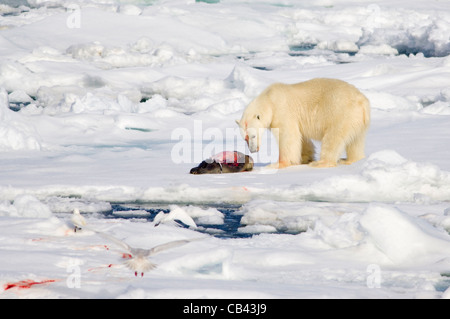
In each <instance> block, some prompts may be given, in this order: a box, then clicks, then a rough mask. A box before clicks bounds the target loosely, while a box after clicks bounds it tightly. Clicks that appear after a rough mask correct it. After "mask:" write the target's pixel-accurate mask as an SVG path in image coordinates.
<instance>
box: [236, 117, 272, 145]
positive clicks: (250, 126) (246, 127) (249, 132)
mask: <svg viewBox="0 0 450 319" xmlns="http://www.w3.org/2000/svg"><path fill="white" fill-rule="evenodd" d="M266 122H267V121H265V120H264V115H262V114H255V115H252V116H246V114H245V113H244V115H243V116H242V118H241V120H236V123H237V124H238V125H239V129H240V132H241V135H242V138H243V139H244V140H245V141H246V142H247V145H248V149H249V150H250V152H252V153H255V152H258V151H259V147H260V142H261V136H262V134H263V133H264V130H265V129H266V128H267V127H268V124H267V123H266Z"/></svg>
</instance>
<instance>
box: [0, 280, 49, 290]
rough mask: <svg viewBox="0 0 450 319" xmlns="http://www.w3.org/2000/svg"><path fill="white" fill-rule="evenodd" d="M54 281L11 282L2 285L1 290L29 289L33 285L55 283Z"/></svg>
mask: <svg viewBox="0 0 450 319" xmlns="http://www.w3.org/2000/svg"><path fill="white" fill-rule="evenodd" d="M56 281H57V280H55V279H48V280H42V281H34V280H31V279H27V280H22V281H18V282H11V283H7V284H5V285H3V290H5V291H6V290H9V289H12V288H18V289H29V288H31V287H33V286H34V285H43V284H49V283H52V282H56Z"/></svg>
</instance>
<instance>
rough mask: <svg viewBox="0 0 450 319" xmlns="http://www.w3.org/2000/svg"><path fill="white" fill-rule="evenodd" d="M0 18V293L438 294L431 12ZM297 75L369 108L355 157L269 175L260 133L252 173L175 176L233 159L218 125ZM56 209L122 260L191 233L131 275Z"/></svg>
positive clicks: (61, 11) (438, 47)
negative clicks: (356, 95)
mask: <svg viewBox="0 0 450 319" xmlns="http://www.w3.org/2000/svg"><path fill="white" fill-rule="evenodd" d="M0 13H1V14H2V15H1V16H0V57H1V58H0V176H1V181H0V255H1V256H2V257H1V259H0V298H2V299H3V298H450V288H449V286H450V280H449V278H448V276H449V275H448V274H449V271H450V236H449V232H450V203H449V199H450V162H449V161H448V159H449V158H450V140H449V136H450V117H449V114H450V87H449V83H450V82H449V79H450V56H449V55H450V38H449V34H450V5H449V3H448V2H446V1H434V0H432V1H422V0H419V1H414V2H411V1H403V0H395V1H392V0H390V1H384V0H378V1H376V0H371V1H352V0H326V1H314V2H313V3H311V4H310V3H306V2H300V1H289V0H286V1H272V0H261V1H252V2H249V1H242V0H221V1H194V0H156V1H141V0H134V1H116V0H106V1H105V0H82V1H62V0H61V1H60V0H53V1H51V2H48V1H43V0H28V1H26V0H22V1H3V2H2V4H1V5H0ZM314 77H331V78H339V79H342V80H345V81H348V82H350V83H352V84H353V85H355V86H356V87H358V88H359V89H360V90H361V91H362V92H363V93H364V94H365V95H366V96H367V97H368V99H369V100H370V102H371V106H372V123H371V127H370V129H369V132H368V136H367V143H366V153H367V157H366V158H365V159H364V160H362V161H360V162H357V163H355V164H353V165H350V166H338V167H336V168H328V169H314V168H310V167H307V166H297V167H289V168H286V169H282V170H274V169H268V168H265V166H266V165H267V164H269V163H271V162H274V161H276V160H277V156H278V148H277V145H276V142H275V141H274V139H273V137H272V136H271V135H270V134H266V136H265V137H264V143H262V145H261V150H260V152H259V153H257V154H251V155H252V157H253V158H254V160H255V169H254V171H252V172H247V173H240V174H223V175H198V176H193V175H190V174H189V171H190V169H191V168H192V167H195V166H197V165H198V164H199V163H200V162H201V161H202V160H204V159H206V158H209V157H210V156H212V155H214V154H216V153H219V152H222V151H234V150H237V151H240V152H243V153H247V154H248V149H247V148H246V145H245V142H244V141H243V139H242V137H241V136H240V132H239V129H238V127H237V126H236V124H235V120H236V119H239V118H240V117H241V115H242V112H243V110H244V108H245V107H246V105H247V104H248V103H249V102H250V101H251V100H252V99H253V98H254V97H255V96H257V95H258V94H259V93H260V92H261V91H262V90H263V89H264V88H265V87H266V86H267V85H269V84H271V83H273V82H277V81H279V82H285V83H295V82H299V81H305V80H308V79H311V78H314ZM316 146H317V149H318V150H320V144H317V145H316ZM116 204H120V205H122V206H121V207H122V208H123V207H125V209H121V210H116V209H115V207H116V206H115V205H116ZM127 207H128V208H127ZM229 207H232V208H233V212H232V213H230V214H232V216H233V217H236V218H240V223H239V225H238V226H237V230H236V236H235V237H234V238H233V236H228V237H224V236H222V235H223V232H224V231H223V227H224V226H226V224H227V223H229V221H228V219H227V218H228V217H229V216H227V215H226V213H224V210H222V208H227V209H228V208H229ZM148 208H152V209H153V210H154V211H155V212H156V213H155V215H157V214H159V215H158V216H159V217H158V218H157V219H153V217H152V214H151V213H150V212H149V210H148ZM74 209H78V210H80V211H81V212H82V214H83V216H84V217H85V218H86V220H87V222H88V223H89V224H90V225H92V227H94V228H95V229H99V230H100V231H102V232H105V233H109V234H111V235H113V236H114V237H117V238H120V239H123V240H125V241H126V242H127V243H128V244H130V245H131V246H133V247H141V248H151V247H154V246H156V245H159V244H164V243H166V242H169V241H173V240H181V239H194V238H199V237H202V238H203V239H202V240H199V241H195V242H192V243H189V244H187V245H185V246H183V247H179V248H174V249H172V250H168V251H165V252H163V253H161V254H158V255H157V256H155V257H154V258H153V259H152V261H153V260H154V262H155V263H157V264H158V268H157V269H155V270H153V271H151V272H148V273H146V274H145V276H144V277H143V278H135V277H134V274H133V273H132V272H131V271H129V269H127V268H126V267H125V266H124V264H123V258H124V257H123V256H122V255H121V254H120V253H119V251H118V250H117V248H116V247H114V244H113V243H110V242H107V241H105V239H104V238H102V237H100V236H98V235H96V234H95V233H93V232H90V231H87V230H81V231H80V230H79V231H77V232H74V227H73V225H72V224H71V222H70V214H71V213H72V211H73V210H74ZM236 218H235V219H236ZM180 219H181V221H183V220H184V224H185V226H186V225H187V226H189V227H180V226H179V224H177V223H175V222H174V220H180ZM158 221H161V222H160V223H159V224H158V223H157V222H158ZM157 224H158V226H156V225H157ZM24 286H25V288H24ZM21 287H22V288H21ZM27 287H28V288H29V289H26V288H27Z"/></svg>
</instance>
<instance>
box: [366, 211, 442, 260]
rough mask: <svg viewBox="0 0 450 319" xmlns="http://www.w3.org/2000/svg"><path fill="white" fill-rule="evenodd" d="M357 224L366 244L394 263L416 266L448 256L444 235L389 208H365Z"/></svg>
mask: <svg viewBox="0 0 450 319" xmlns="http://www.w3.org/2000/svg"><path fill="white" fill-rule="evenodd" d="M360 223H361V225H362V227H363V228H364V229H365V230H366V231H367V234H368V236H369V238H370V240H372V241H373V242H374V244H375V245H376V246H377V247H378V249H379V250H380V251H382V252H383V253H384V254H386V256H387V257H388V258H389V259H390V260H392V261H393V262H394V263H402V264H404V263H406V264H411V265H417V264H418V263H421V262H430V261H432V260H429V259H430V258H431V259H434V261H438V260H440V259H442V258H444V257H445V256H448V255H449V254H450V236H449V235H448V234H447V233H446V232H444V231H442V230H439V229H437V228H435V227H433V226H431V225H430V224H429V223H427V222H425V221H423V220H420V219H418V218H415V217H412V216H409V215H407V214H405V213H402V212H401V211H399V210H397V209H395V208H393V207H388V206H380V205H372V206H369V208H368V209H367V211H366V212H365V213H364V215H363V216H362V217H361V220H360Z"/></svg>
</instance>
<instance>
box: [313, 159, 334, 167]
mask: <svg viewBox="0 0 450 319" xmlns="http://www.w3.org/2000/svg"><path fill="white" fill-rule="evenodd" d="M336 165H337V164H336V162H330V161H324V160H320V161H314V162H311V163H309V166H311V167H317V168H324V167H335V166H336Z"/></svg>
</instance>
